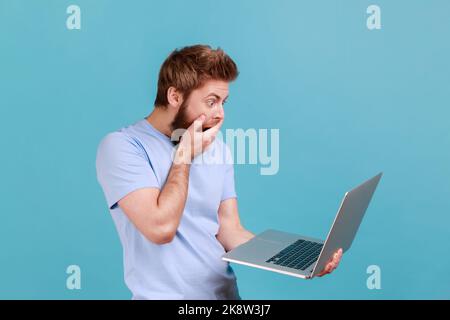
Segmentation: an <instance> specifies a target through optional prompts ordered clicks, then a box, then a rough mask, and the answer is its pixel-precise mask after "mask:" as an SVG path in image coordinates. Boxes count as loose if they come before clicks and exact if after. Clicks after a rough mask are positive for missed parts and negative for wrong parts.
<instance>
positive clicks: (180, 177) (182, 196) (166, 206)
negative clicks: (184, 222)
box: [158, 163, 190, 229]
mask: <svg viewBox="0 0 450 320" xmlns="http://www.w3.org/2000/svg"><path fill="white" fill-rule="evenodd" d="M189 170H190V164H176V163H174V164H172V167H171V168H170V171H169V175H168V177H167V180H166V183H165V185H164V187H163V188H162V190H161V193H160V194H159V197H158V209H159V215H160V219H161V221H164V223H167V224H168V225H170V226H172V227H173V228H174V229H177V228H178V225H179V223H180V220H181V216H182V214H183V210H184V206H185V204H186V198H187V194H188V185H189Z"/></svg>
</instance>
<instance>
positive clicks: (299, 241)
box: [222, 173, 382, 279]
mask: <svg viewBox="0 0 450 320" xmlns="http://www.w3.org/2000/svg"><path fill="white" fill-rule="evenodd" d="M381 176H382V173H379V174H378V175H376V176H375V177H373V178H371V179H369V180H367V181H366V182H364V183H363V184H361V185H359V186H357V187H356V188H354V189H353V190H351V191H348V192H346V193H345V195H344V198H343V199H342V202H341V205H340V207H339V210H338V212H337V214H336V217H335V219H334V222H333V225H332V226H331V230H330V232H329V233H328V236H327V238H326V240H325V241H323V240H319V239H314V238H310V237H304V236H300V235H298V234H292V233H287V232H282V231H277V230H271V229H269V230H266V231H264V232H263V233H260V234H258V235H256V236H255V237H254V238H252V239H251V240H249V241H247V242H246V243H244V244H242V245H240V246H238V247H236V248H234V249H233V250H231V251H229V252H227V253H225V254H224V255H223V257H222V259H223V260H225V261H229V262H234V263H239V264H244V265H247V266H250V267H256V268H261V269H265V270H269V271H274V272H279V273H283V274H287V275H290V276H294V277H299V278H304V279H309V278H313V277H314V276H315V275H317V274H319V273H320V272H321V271H322V270H323V269H324V267H325V265H326V264H327V262H328V261H329V260H330V259H331V257H332V255H333V253H334V252H336V251H337V250H338V249H339V248H342V249H343V251H344V252H345V251H347V250H348V249H349V248H350V246H351V244H352V242H353V239H354V237H355V235H356V232H357V231H358V228H359V225H360V224H361V220H362V218H363V216H364V213H365V212H366V209H367V207H368V206H369V202H370V200H371V199H372V195H373V193H374V192H375V189H376V187H377V185H378V182H379V181H380V179H381Z"/></svg>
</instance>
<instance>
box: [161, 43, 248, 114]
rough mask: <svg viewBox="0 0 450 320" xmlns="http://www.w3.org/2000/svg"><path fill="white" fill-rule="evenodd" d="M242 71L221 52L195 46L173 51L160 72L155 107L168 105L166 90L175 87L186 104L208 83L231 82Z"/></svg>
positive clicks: (204, 46)
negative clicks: (193, 94)
mask: <svg viewBox="0 0 450 320" xmlns="http://www.w3.org/2000/svg"><path fill="white" fill-rule="evenodd" d="M238 74H239V71H238V69H237V66H236V64H235V63H234V61H233V60H232V59H231V58H230V57H229V56H228V55H227V54H226V53H225V52H224V51H223V50H222V49H220V48H217V49H212V48H211V47H210V46H208V45H194V46H190V47H184V48H182V49H180V50H174V51H173V52H172V53H171V54H170V55H169V56H168V57H167V59H166V60H165V61H164V63H163V64H162V66H161V70H160V71H159V78H158V92H157V94H156V99H155V106H157V107H161V106H166V105H168V103H169V102H168V101H167V90H168V89H169V87H175V88H176V89H177V90H178V91H180V92H181V93H182V94H183V99H184V100H186V99H187V98H188V97H189V95H190V93H191V92H192V91H193V90H195V89H197V88H200V87H201V86H202V85H203V84H204V83H205V82H206V81H207V80H222V81H226V82H231V81H233V80H235V79H236V78H237V76H238Z"/></svg>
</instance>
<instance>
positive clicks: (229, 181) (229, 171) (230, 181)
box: [221, 144, 237, 201]
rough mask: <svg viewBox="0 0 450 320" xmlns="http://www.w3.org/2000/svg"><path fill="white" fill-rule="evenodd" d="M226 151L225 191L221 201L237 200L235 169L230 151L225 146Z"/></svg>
mask: <svg viewBox="0 0 450 320" xmlns="http://www.w3.org/2000/svg"><path fill="white" fill-rule="evenodd" d="M224 149H225V164H224V165H225V178H224V182H223V191H222V198H221V201H224V200H227V199H230V198H236V197H237V195H236V190H235V186H234V167H233V161H232V156H231V152H230V149H229V148H228V146H227V145H226V144H224Z"/></svg>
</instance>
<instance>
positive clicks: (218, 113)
mask: <svg viewBox="0 0 450 320" xmlns="http://www.w3.org/2000/svg"><path fill="white" fill-rule="evenodd" d="M224 117H225V112H224V110H223V105H222V104H219V106H218V107H217V111H216V113H215V114H214V119H217V120H222V119H223V118H224Z"/></svg>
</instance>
